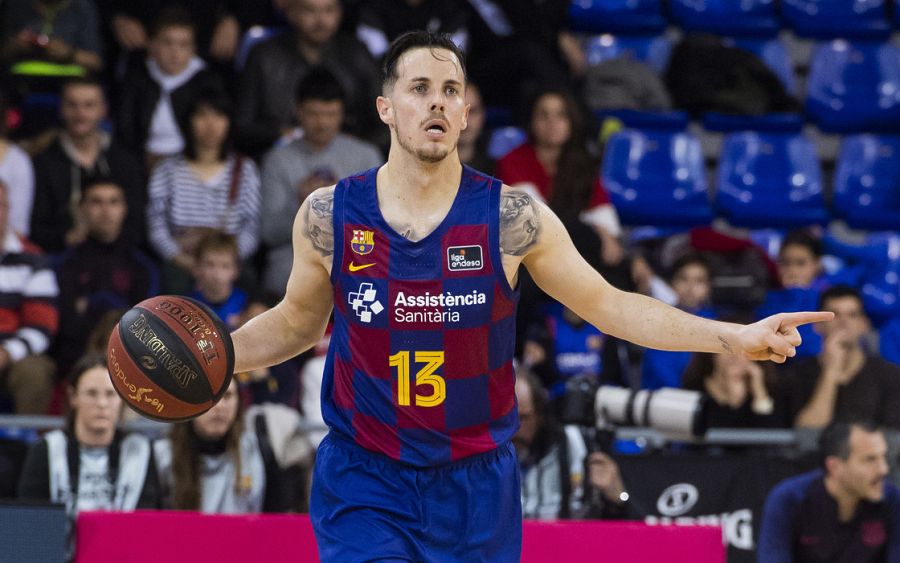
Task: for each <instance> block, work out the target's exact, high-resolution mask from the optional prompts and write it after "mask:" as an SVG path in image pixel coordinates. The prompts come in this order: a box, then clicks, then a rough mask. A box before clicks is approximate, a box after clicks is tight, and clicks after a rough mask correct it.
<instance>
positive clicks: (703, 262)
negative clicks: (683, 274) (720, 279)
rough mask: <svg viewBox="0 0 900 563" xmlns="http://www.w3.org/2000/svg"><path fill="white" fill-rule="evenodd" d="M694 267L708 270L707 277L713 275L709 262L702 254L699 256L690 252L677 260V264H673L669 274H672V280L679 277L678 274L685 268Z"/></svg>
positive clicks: (670, 275) (670, 277)
mask: <svg viewBox="0 0 900 563" xmlns="http://www.w3.org/2000/svg"><path fill="white" fill-rule="evenodd" d="M692 265H697V266H700V267H701V268H703V269H704V270H706V276H707V277H709V276H710V275H712V271H711V268H710V266H709V260H707V259H706V258H704V257H703V255H702V254H697V253H696V252H689V253H687V254H685V255H683V256H681V257H680V258H678V259H677V260H675V263H674V264H672V267H671V268H670V270H669V272H670V274H669V279H670V280H673V279H675V276H677V275H678V272H680V271H681V270H683V269H684V268H687V267H688V266H692Z"/></svg>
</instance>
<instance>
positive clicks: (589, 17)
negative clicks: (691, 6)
mask: <svg viewBox="0 0 900 563" xmlns="http://www.w3.org/2000/svg"><path fill="white" fill-rule="evenodd" d="M568 27H569V29H571V30H572V31H578V32H582V33H658V32H661V31H662V30H663V29H665V27H666V20H665V18H664V17H663V10H662V1H661V0H572V2H571V4H569V26H568Z"/></svg>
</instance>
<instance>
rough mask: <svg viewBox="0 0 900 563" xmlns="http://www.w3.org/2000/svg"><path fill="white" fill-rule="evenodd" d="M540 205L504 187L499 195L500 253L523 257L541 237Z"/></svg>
mask: <svg viewBox="0 0 900 563" xmlns="http://www.w3.org/2000/svg"><path fill="white" fill-rule="evenodd" d="M541 206H542V205H541V203H539V202H538V201H536V200H535V199H534V197H532V196H530V195H529V194H527V193H526V192H524V191H522V190H518V189H515V188H511V187H509V186H506V185H504V186H503V190H502V191H501V193H500V252H502V253H503V254H506V255H509V256H518V257H520V258H521V257H524V256H525V255H526V254H528V252H529V251H530V250H531V249H532V248H533V247H534V245H536V244H537V242H538V239H539V238H540V236H541Z"/></svg>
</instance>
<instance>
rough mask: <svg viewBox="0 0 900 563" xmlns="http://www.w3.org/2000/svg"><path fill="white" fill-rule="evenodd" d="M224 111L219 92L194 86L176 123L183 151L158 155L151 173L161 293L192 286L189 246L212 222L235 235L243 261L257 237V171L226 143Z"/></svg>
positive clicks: (151, 220) (226, 103)
mask: <svg viewBox="0 0 900 563" xmlns="http://www.w3.org/2000/svg"><path fill="white" fill-rule="evenodd" d="M230 116H231V102H230V100H229V99H228V97H227V96H226V95H225V94H224V93H223V92H220V91H218V90H210V91H204V92H200V93H198V95H197V97H196V98H195V99H194V100H193V101H192V102H191V104H190V106H189V107H188V111H187V113H186V116H185V121H184V122H183V123H182V124H181V128H182V131H183V135H184V139H185V148H184V154H183V155H178V156H173V157H169V158H166V159H164V160H162V161H161V162H160V163H159V164H158V165H157V166H156V168H155V169H154V170H153V174H152V176H151V178H150V187H149V196H150V204H149V206H148V207H147V223H148V225H149V227H150V232H149V237H150V242H151V244H152V246H153V248H154V250H155V251H156V252H157V253H158V254H159V256H160V257H161V258H162V259H163V260H164V265H163V291H164V292H166V293H178V294H182V295H186V294H187V293H188V292H189V291H190V285H191V281H190V273H191V271H192V270H193V268H194V265H195V259H194V251H195V250H196V247H197V243H198V242H199V241H200V239H201V238H203V236H204V235H206V234H208V233H209V232H210V231H211V230H221V231H224V232H227V233H230V234H232V235H234V236H235V237H237V244H238V253H239V255H240V257H241V260H242V261H245V260H247V259H248V258H249V257H250V256H252V255H253V253H254V252H255V251H256V247H257V245H258V244H259V201H260V197H259V174H258V172H257V170H256V165H255V164H253V161H252V160H250V159H249V158H244V157H242V156H241V155H239V154H236V153H234V152H233V151H232V149H231V117H230Z"/></svg>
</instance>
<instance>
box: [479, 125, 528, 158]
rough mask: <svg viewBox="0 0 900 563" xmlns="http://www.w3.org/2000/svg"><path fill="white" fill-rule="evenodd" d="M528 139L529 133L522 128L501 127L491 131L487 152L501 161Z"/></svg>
mask: <svg viewBox="0 0 900 563" xmlns="http://www.w3.org/2000/svg"><path fill="white" fill-rule="evenodd" d="M527 139H528V133H526V132H525V130H524V129H522V128H520V127H500V128H498V129H494V130H493V131H491V138H490V140H489V141H488V147H487V152H488V156H490V157H491V158H492V159H494V160H500V159H501V158H503V157H504V156H506V155H507V154H509V152H510V151H511V150H513V149H514V148H516V147H518V146H519V145H521V144H522V143H524V142H525V141H526V140H527Z"/></svg>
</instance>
